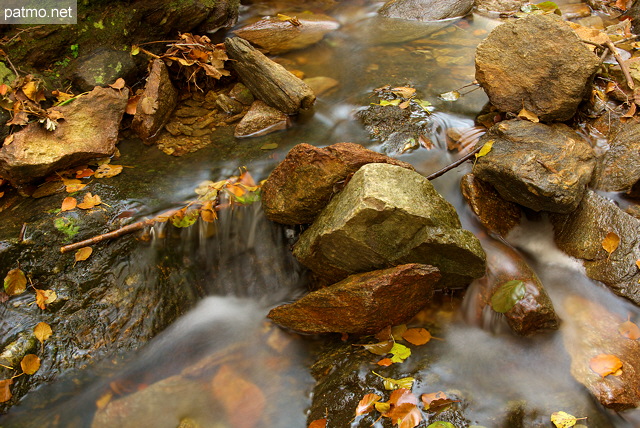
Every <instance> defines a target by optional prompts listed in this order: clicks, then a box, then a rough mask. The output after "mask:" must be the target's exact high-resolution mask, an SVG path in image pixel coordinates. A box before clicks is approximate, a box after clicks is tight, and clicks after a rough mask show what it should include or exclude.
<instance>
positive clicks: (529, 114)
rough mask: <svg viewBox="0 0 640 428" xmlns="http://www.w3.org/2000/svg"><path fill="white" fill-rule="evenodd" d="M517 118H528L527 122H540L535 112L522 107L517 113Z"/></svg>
mask: <svg viewBox="0 0 640 428" xmlns="http://www.w3.org/2000/svg"><path fill="white" fill-rule="evenodd" d="M518 118H519V119H524V120H528V121H529V122H533V123H538V122H540V119H539V118H538V115H537V114H535V113H534V112H532V111H529V110H527V109H526V108H524V107H522V110H520V113H518Z"/></svg>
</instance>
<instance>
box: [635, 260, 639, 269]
mask: <svg viewBox="0 0 640 428" xmlns="http://www.w3.org/2000/svg"><path fill="white" fill-rule="evenodd" d="M636 266H638V269H640V260H636Z"/></svg>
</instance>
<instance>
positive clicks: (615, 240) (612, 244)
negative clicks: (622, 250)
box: [602, 232, 620, 256]
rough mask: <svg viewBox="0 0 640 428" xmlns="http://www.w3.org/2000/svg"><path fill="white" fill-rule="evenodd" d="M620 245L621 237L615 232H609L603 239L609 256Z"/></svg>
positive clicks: (603, 245)
mask: <svg viewBox="0 0 640 428" xmlns="http://www.w3.org/2000/svg"><path fill="white" fill-rule="evenodd" d="M618 245H620V237H619V236H618V235H616V233H615V232H609V233H607V236H605V238H604V239H603V240H602V248H604V250H605V251H606V252H607V253H609V256H611V253H613V252H614V251H615V250H616V248H618Z"/></svg>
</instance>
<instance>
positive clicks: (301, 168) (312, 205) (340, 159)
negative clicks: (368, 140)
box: [262, 143, 413, 224]
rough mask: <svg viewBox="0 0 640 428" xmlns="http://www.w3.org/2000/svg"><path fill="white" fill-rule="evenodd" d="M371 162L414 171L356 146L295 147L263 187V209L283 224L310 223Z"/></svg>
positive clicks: (399, 162) (270, 217) (406, 165)
mask: <svg viewBox="0 0 640 428" xmlns="http://www.w3.org/2000/svg"><path fill="white" fill-rule="evenodd" d="M373 162H382V163H389V164H392V165H399V166H402V167H403V168H408V169H410V170H413V166H411V164H408V163H406V162H402V161H399V160H396V159H393V158H390V157H388V156H385V155H382V154H380V153H376V152H374V151H371V150H368V149H365V148H364V147H362V146H361V145H359V144H353V143H338V144H333V145H331V146H327V147H324V148H319V147H315V146H312V145H310V144H298V145H296V146H295V147H294V148H292V149H291V151H290V152H289V154H287V157H286V158H285V159H284V160H283V161H282V162H280V164H278V166H277V167H276V168H275V169H274V170H273V171H272V172H271V174H270V175H269V178H268V179H267V181H266V182H265V183H264V185H263V187H262V207H263V208H264V211H265V214H266V215H267V218H269V220H271V221H275V222H277V223H282V224H306V223H311V222H312V221H313V220H314V219H315V218H316V216H317V215H318V213H319V212H320V211H321V210H322V209H323V208H324V207H325V206H326V205H327V203H328V202H329V200H330V199H331V197H332V196H333V194H334V193H335V192H336V191H337V190H338V188H339V187H340V184H341V183H344V181H345V180H346V179H347V178H348V177H349V176H350V175H351V174H353V173H354V172H356V171H357V170H358V169H360V167H361V166H362V165H366V164H368V163H373Z"/></svg>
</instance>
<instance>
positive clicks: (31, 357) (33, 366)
mask: <svg viewBox="0 0 640 428" xmlns="http://www.w3.org/2000/svg"><path fill="white" fill-rule="evenodd" d="M20 367H22V371H23V372H24V373H25V374H28V375H32V374H34V373H35V372H37V371H38V369H39V368H40V358H39V357H38V356H37V355H35V354H27V355H25V356H24V358H23V359H22V361H20Z"/></svg>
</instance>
